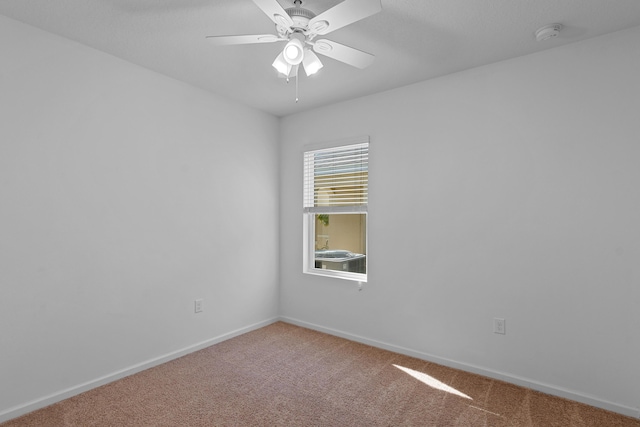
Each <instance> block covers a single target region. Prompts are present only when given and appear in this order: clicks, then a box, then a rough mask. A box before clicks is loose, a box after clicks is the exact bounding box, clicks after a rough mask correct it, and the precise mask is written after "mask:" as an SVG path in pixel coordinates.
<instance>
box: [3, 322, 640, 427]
mask: <svg viewBox="0 0 640 427" xmlns="http://www.w3.org/2000/svg"><path fill="white" fill-rule="evenodd" d="M0 426H1V427H14V426H38V427H42V426H46V427H48V426H60V427H62V426H83V427H84V426H114V427H115V426H118V427H120V426H341V427H342V426H492V427H497V426H545V427H549V426H559V427H574V426H594V427H615V426H620V427H623V426H624V427H640V420H637V419H633V418H628V417H624V416H621V415H618V414H614V413H611V412H607V411H603V410H600V409H596V408H593V407H590V406H586V405H582V404H579V403H576V402H572V401H568V400H564V399H560V398H556V397H551V396H548V395H544V394H541V393H538V392H534V391H532V390H528V389H525V388H522V387H517V386H514V385H511V384H507V383H504V382H501V381H496V380H492V379H489V378H485V377H482V376H478V375H473V374H469V373H465V372H462V371H457V370H455V369H451V368H446V367H443V366H440V365H436V364H433V363H428V362H425V361H422V360H418V359H414V358H411V357H407V356H403V355H399V354H396V353H391V352H388V351H384V350H380V349H377V348H373V347H369V346H366V345H362V344H358V343H354V342H350V341H347V340H344V339H341V338H337V337H334V336H330V335H326V334H323V333H320V332H315V331H311V330H309V329H304V328H300V327H297V326H293V325H290V324H286V323H282V322H278V323H274V324H272V325H269V326H267V327H265V328H262V329H259V330H256V331H253V332H250V333H247V334H244V335H242V336H239V337H236V338H233V339H230V340H227V341H225V342H222V343H220V344H217V345H214V346H211V347H209V348H206V349H204V350H201V351H198V352H195V353H192V354H190V355H187V356H185V357H182V358H180V359H176V360H174V361H171V362H169V363H166V364H164V365H161V366H158V367H155V368H152V369H148V370H146V371H144V372H141V373H138V374H135V375H132V376H130V377H127V378H124V379H122V380H119V381H116V382H113V383H111V384H108V385H105V386H102V387H99V388H96V389H94V390H91V391H88V392H86V393H83V394H80V395H78V396H75V397H73V398H70V399H67V400H65V401H62V402H59V403H56V404H54V405H51V406H49V407H47V408H44V409H41V410H38V411H35V412H32V413H31V414H27V415H25V416H23V417H20V418H17V419H14V420H11V421H9V422H6V423H3V424H0Z"/></svg>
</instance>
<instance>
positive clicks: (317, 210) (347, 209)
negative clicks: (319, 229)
mask: <svg viewBox="0 0 640 427" xmlns="http://www.w3.org/2000/svg"><path fill="white" fill-rule="evenodd" d="M365 143H366V144H367V145H369V137H368V136H360V137H356V138H349V139H343V140H340V141H334V142H331V143H323V144H313V145H307V146H305V147H304V150H303V153H302V156H303V165H304V162H305V160H304V158H305V154H306V153H308V152H312V151H319V150H329V149H332V148H339V147H346V146H350V145H357V144H365ZM303 169H304V171H303V174H304V173H306V172H307V170H306V166H304V167H303ZM367 169H368V168H367ZM305 185H306V181H305ZM305 196H306V191H304V190H303V198H304V197H305ZM304 206H305V203H303V220H302V224H303V233H302V236H303V251H302V254H303V255H302V262H303V273H305V274H311V275H316V276H324V277H333V278H337V279H345V280H351V281H357V282H360V283H366V282H367V278H368V274H369V212H368V205H358V206H323V207H313V208H309V207H304ZM318 214H365V221H366V226H365V230H366V231H365V255H366V256H367V260H366V270H365V273H354V272H349V271H338V270H329V269H320V268H316V267H315V250H316V248H315V244H316V241H315V240H316V239H315V224H316V221H315V217H316V215H318Z"/></svg>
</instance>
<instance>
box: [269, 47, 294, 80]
mask: <svg viewBox="0 0 640 427" xmlns="http://www.w3.org/2000/svg"><path fill="white" fill-rule="evenodd" d="M271 65H272V66H273V68H275V69H276V70H278V73H280V74H284V75H285V76H288V75H289V72H290V71H291V64H289V63H288V62H287V61H285V59H284V52H280V55H278V56H277V57H276V60H275V61H273V64H271Z"/></svg>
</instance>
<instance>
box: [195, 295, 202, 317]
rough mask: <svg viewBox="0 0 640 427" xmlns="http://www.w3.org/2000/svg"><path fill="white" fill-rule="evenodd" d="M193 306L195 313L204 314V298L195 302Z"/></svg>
mask: <svg viewBox="0 0 640 427" xmlns="http://www.w3.org/2000/svg"><path fill="white" fill-rule="evenodd" d="M193 306H194V312H196V313H202V298H200V299H197V300H195V301H194V304H193Z"/></svg>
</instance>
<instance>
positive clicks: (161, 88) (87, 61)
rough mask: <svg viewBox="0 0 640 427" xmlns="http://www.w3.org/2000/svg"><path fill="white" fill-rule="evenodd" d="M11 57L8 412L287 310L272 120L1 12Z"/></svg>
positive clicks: (0, 29) (1, 323)
mask: <svg viewBox="0 0 640 427" xmlns="http://www.w3.org/2000/svg"><path fill="white" fill-rule="evenodd" d="M0 58H2V67H0V94H2V95H1V96H0V118H1V121H2V124H1V125H0V203H1V208H0V349H1V350H0V421H1V420H2V418H3V417H4V418H6V417H9V416H15V415H17V414H19V413H20V412H22V411H24V410H28V409H33V408H34V407H37V406H42V404H44V403H47V402H50V401H55V400H57V399H59V398H60V397H64V396H65V395H68V394H69V393H73V392H76V391H79V390H82V389H83V388H87V387H91V386H93V385H96V384H97V383H99V382H101V381H105V380H110V379H113V378H114V377H115V376H117V375H118V373H122V370H127V369H132V368H134V369H135V368H136V367H140V366H146V365H145V364H148V363H155V362H157V361H158V358H162V357H165V356H167V355H169V356H170V355H175V353H174V352H179V351H182V350H185V349H187V350H189V349H193V346H197V345H199V344H202V343H203V342H205V343H206V342H211V341H210V340H212V339H215V338H216V337H220V336H224V335H225V334H228V333H232V332H233V331H237V330H243V328H247V327H251V325H255V324H259V323H260V322H265V321H268V320H269V319H273V318H275V317H276V316H277V313H278V305H277V304H278V296H277V293H278V263H277V253H278V192H279V189H278V169H277V165H278V153H277V151H278V150H277V144H278V120H277V119H276V118H275V117H272V116H270V115H267V114H264V113H261V112H257V111H255V110H252V109H249V108H246V107H243V106H240V105H236V104H233V103H230V102H228V101H225V100H223V99H221V98H219V97H216V96H214V95H212V94H209V93H205V92H203V91H201V90H199V89H195V88H193V87H190V86H187V85H185V84H183V83H180V82H177V81H174V80H171V79H169V78H166V77H163V76H160V75H158V74H155V73H152V72H150V71H148V70H145V69H142V68H140V67H137V66H134V65H132V64H129V63H127V62H124V61H121V60H118V59H116V58H114V57H112V56H109V55H106V54H103V53H100V52H97V51H94V50H91V49H89V48H86V47H83V46H81V45H78V44H76V43H74V42H71V41H68V40H65V39H61V38H58V37H56V36H53V35H51V34H48V33H44V32H42V31H39V30H36V29H34V28H32V27H28V26H25V25H23V24H19V23H17V22H15V21H12V20H9V19H6V18H3V17H1V16H0ZM256 212H259V215H256ZM269 255H271V256H269ZM248 266H250V268H247V267H248ZM196 298H203V299H204V312H203V313H201V314H197V315H196V314H194V308H193V304H194V299H196Z"/></svg>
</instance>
